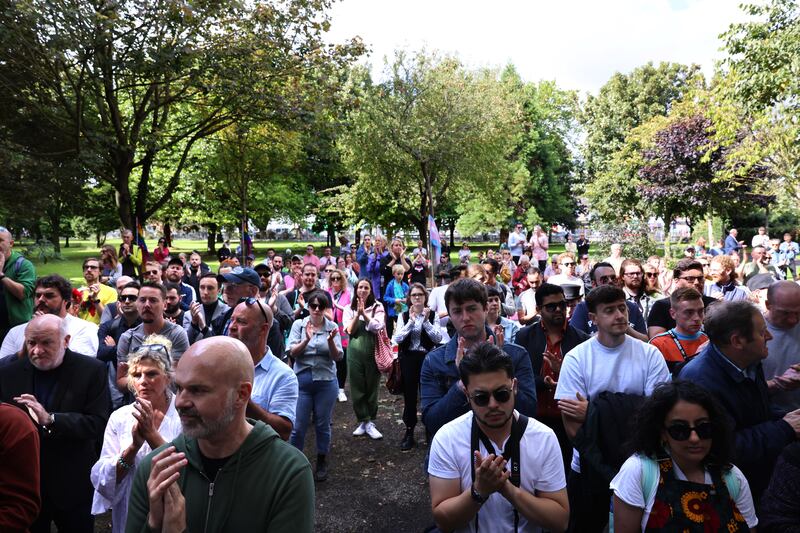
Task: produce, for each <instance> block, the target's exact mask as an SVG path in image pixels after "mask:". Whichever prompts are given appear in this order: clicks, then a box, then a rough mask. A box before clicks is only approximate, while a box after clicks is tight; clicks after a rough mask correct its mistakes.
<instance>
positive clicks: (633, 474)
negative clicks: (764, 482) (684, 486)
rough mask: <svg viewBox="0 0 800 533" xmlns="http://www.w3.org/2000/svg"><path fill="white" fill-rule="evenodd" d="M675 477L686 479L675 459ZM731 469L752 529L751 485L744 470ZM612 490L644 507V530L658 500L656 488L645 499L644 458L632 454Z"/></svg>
mask: <svg viewBox="0 0 800 533" xmlns="http://www.w3.org/2000/svg"><path fill="white" fill-rule="evenodd" d="M672 466H673V468H674V470H673V471H674V472H675V477H676V478H677V479H679V480H681V481H686V476H685V475H684V473H683V472H682V471H681V469H680V467H679V466H678V464H677V463H675V462H674V461H673V462H672ZM731 471H732V472H733V474H734V475H735V476H736V477H737V478H738V479H739V495H738V497H737V498H736V508H737V509H739V512H740V513H742V516H743V517H744V519H745V521H746V522H747V526H748V527H749V528H750V529H752V528H754V527H756V526H757V525H758V518H757V517H756V510H755V507H754V506H753V496H752V494H751V493H750V485H748V483H747V479H745V477H744V474H742V471H741V470H739V469H738V468H737V467H736V466H734V467H733V468H732V469H731ZM705 482H706V484H708V485H710V484H711V474H709V473H708V470H706V481H705ZM611 490H613V491H614V495H615V496H616V497H617V498H619V499H620V500H622V501H624V502H625V503H627V504H628V505H632V506H634V507H638V508H639V509H644V514H643V515H642V531H644V530H645V528H646V527H647V521H648V520H649V518H650V511H651V510H652V509H653V503H655V501H656V492H657V491H656V490H653V491H652V492H651V493H650V494H649V497H648V498H647V501H646V502H645V501H644V493H643V490H642V459H641V458H640V457H639V456H638V455H631V456H630V457H628V459H627V460H626V461H625V463H623V465H622V468H620V469H619V472H618V473H617V475H616V476H614V479H612V480H611Z"/></svg>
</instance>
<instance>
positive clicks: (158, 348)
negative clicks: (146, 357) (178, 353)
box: [136, 344, 169, 357]
mask: <svg viewBox="0 0 800 533" xmlns="http://www.w3.org/2000/svg"><path fill="white" fill-rule="evenodd" d="M136 351H137V352H144V351H148V352H161V353H163V354H164V355H166V356H167V357H169V350H167V347H166V346H164V345H163V344H142V345H141V346H139V347H138V348H137V349H136Z"/></svg>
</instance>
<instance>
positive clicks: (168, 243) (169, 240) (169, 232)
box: [164, 222, 172, 248]
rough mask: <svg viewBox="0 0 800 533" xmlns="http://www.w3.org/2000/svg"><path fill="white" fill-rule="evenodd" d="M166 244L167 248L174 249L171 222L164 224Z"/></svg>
mask: <svg viewBox="0 0 800 533" xmlns="http://www.w3.org/2000/svg"><path fill="white" fill-rule="evenodd" d="M164 244H165V245H166V246H167V248H171V247H172V226H170V225H169V222H164Z"/></svg>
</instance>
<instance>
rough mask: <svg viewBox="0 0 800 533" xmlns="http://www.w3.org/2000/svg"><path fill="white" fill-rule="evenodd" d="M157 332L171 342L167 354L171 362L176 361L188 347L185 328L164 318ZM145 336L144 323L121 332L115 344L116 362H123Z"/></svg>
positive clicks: (142, 342)
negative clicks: (162, 325)
mask: <svg viewBox="0 0 800 533" xmlns="http://www.w3.org/2000/svg"><path fill="white" fill-rule="evenodd" d="M158 334H159V335H163V336H165V337H166V338H168V339H169V340H170V341H171V342H172V348H171V349H170V352H169V355H170V358H171V359H172V362H173V363H176V362H178V360H179V359H180V358H181V356H182V355H183V352H185V351H186V350H188V349H189V336H188V335H187V334H186V330H185V329H183V327H182V326H179V325H178V324H173V323H172V322H170V321H169V320H165V321H164V327H163V328H161V331H159V332H158ZM147 337H148V335H145V333H144V324H139V325H138V326H136V327H135V328H131V329H129V330H128V331H126V332H125V333H123V334H122V336H121V337H120V338H119V343H118V344H117V362H120V363H125V362H126V361H127V360H128V356H129V355H130V354H131V353H133V352H135V351H136V350H138V349H139V347H140V346H141V345H142V344H144V340H145V338H147Z"/></svg>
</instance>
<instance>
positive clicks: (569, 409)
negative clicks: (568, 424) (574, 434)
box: [558, 392, 589, 423]
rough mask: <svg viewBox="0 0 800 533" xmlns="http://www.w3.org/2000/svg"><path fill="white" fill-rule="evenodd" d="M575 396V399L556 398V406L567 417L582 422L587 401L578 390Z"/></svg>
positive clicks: (587, 404)
mask: <svg viewBox="0 0 800 533" xmlns="http://www.w3.org/2000/svg"><path fill="white" fill-rule="evenodd" d="M575 398H576V399H575V400H558V408H559V409H561V412H562V413H563V414H565V415H566V416H567V417H569V418H571V419H573V420H575V421H576V422H581V423H583V421H584V420H586V409H587V408H588V406H589V401H588V400H587V399H586V398H584V397H583V396H582V395H581V393H580V392H576V393H575Z"/></svg>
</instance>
